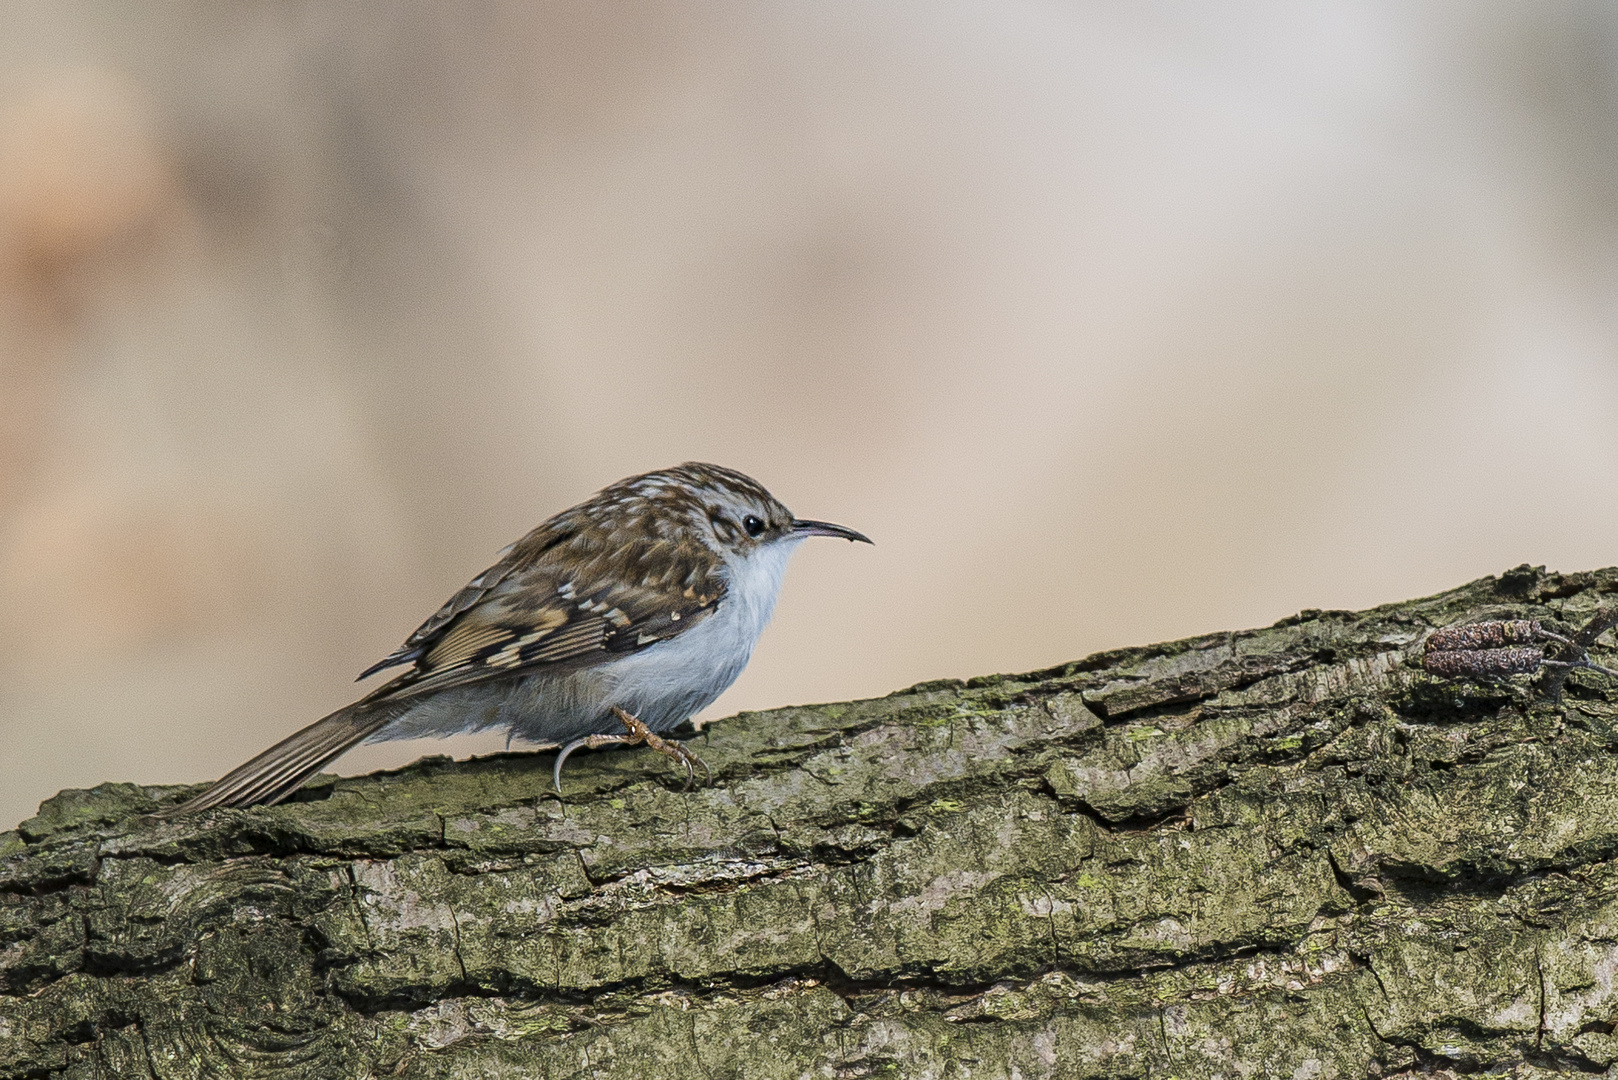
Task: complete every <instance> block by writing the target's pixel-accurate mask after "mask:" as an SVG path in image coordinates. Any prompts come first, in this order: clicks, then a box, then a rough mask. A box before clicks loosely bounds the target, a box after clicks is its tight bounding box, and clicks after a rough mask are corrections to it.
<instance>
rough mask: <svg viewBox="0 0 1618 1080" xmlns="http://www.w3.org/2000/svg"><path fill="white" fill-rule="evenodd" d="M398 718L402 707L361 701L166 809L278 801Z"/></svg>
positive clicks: (191, 809) (174, 814)
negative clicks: (355, 745) (190, 798)
mask: <svg viewBox="0 0 1618 1080" xmlns="http://www.w3.org/2000/svg"><path fill="white" fill-rule="evenodd" d="M396 716H398V710H397V709H390V708H388V707H386V706H380V705H371V706H369V707H367V706H366V705H365V703H364V702H357V703H355V704H353V705H350V706H348V707H346V708H342V709H338V710H337V711H336V712H334V713H332V714H331V715H330V716H327V717H324V718H323V719H320V720H316V721H315V722H314V723H312V724H310V725H309V726H308V727H306V728H304V729H303V730H302V731H299V732H297V733H295V734H293V735H289V736H287V737H286V738H285V739H282V740H281V741H280V742H278V743H276V744H275V745H274V746H272V747H270V748H269V749H268V750H266V751H264V752H263V753H262V754H260V755H258V756H257V757H255V758H254V759H253V760H251V761H248V762H246V763H244V764H242V765H238V766H237V767H236V768H234V769H232V770H231V771H230V772H228V773H226V774H225V775H224V776H222V777H220V779H219V781H218V783H216V784H214V786H213V787H211V788H209V789H208V790H207V791H204V792H203V793H202V794H201V795H198V796H197V797H196V798H194V799H192V800H191V801H190V802H186V803H182V804H180V805H179V806H176V807H174V808H172V809H169V810H165V811H163V812H162V815H161V816H163V817H178V816H179V815H181V814H192V813H196V812H197V811H199V810H207V809H210V808H211V807H215V806H253V805H256V804H259V803H264V804H270V803H278V802H280V801H281V800H282V799H284V798H286V797H287V796H288V795H291V794H292V793H293V792H294V791H297V790H298V788H300V787H302V786H303V782H304V781H305V780H308V779H309V778H310V777H311V776H313V775H314V774H315V773H317V772H319V771H320V770H321V769H322V768H324V767H325V766H326V764H327V763H328V762H330V761H332V760H333V759H334V758H336V757H337V756H338V755H340V754H342V753H343V752H344V751H345V750H347V749H348V748H349V747H351V746H353V745H354V744H355V743H357V742H359V741H360V740H361V739H363V738H365V737H366V736H367V735H370V734H372V733H373V732H375V731H377V730H378V729H380V728H381V727H382V726H383V725H385V724H387V722H388V721H390V720H392V719H394V717H396Z"/></svg>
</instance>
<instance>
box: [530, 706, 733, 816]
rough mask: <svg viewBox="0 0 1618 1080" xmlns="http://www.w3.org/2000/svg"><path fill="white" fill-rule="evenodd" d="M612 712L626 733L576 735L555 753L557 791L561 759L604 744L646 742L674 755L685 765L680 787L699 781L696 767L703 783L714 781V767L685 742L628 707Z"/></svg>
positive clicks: (615, 744) (560, 786) (558, 788)
mask: <svg viewBox="0 0 1618 1080" xmlns="http://www.w3.org/2000/svg"><path fill="white" fill-rule="evenodd" d="M612 714H613V715H614V716H616V717H617V718H618V720H619V722H620V723H622V724H623V725H624V727H625V729H626V733H625V734H623V735H586V736H585V737H584V738H582V739H574V740H573V741H572V742H570V743H568V744H567V745H566V746H564V747H562V752H561V753H559V754H557V755H556V768H555V770H554V771H553V772H552V775H551V780H552V782H553V783H555V785H556V793H557V794H558V795H560V794H561V793H562V763H563V762H564V761H566V760H567V757H568V755H569V754H571V753H573V751H575V750H577V749H579V748H580V747H586V746H587V747H589V748H590V749H591V750H597V749H600V748H601V747H603V746H639V745H640V744H642V743H645V744H646V745H647V746H649V747H651V748H652V749H653V750H656V751H657V752H658V753H660V754H663V755H665V756H667V757H671V758H673V759H674V760H675V761H678V762H679V763H680V764H681V765H684V766H685V786H684V787H683V788H681V789H680V790H681V791H690V790H691V785H692V784H693V783H695V782H696V778H697V774H696V767H697V766H700V767H701V769H702V775H703V783H704V784H711V783H713V771H712V770H711V769H709V768H708V764H707V762H705V761H703V760H702V759H701V758H699V757H697V755H695V754H693V753H692V752H691V751H689V750H687V749H686V748H685V744H683V743H681V742H679V741H678V740H676V739H665V738H663V737H662V736H661V735H659V734H658V733H657V732H655V731H653V730H652V729H651V728H649V727H647V726H646V725H645V724H644V723H643V722H641V720H640V718H638V717H636V716H635V715H634V714H632V713H630V712H628V711H627V710H624V709H620V708H619V707H618V706H616V705H614V706H613V707H612Z"/></svg>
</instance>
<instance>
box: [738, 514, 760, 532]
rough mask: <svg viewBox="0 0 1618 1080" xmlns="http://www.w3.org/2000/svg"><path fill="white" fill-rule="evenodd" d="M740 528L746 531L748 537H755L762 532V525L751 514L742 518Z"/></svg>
mask: <svg viewBox="0 0 1618 1080" xmlns="http://www.w3.org/2000/svg"><path fill="white" fill-rule="evenodd" d="M742 528H744V529H746V530H747V535H748V536H757V535H758V534H759V533H761V532H763V531H764V523H763V522H762V521H760V520H759V519H758V518H756V517H754V516H753V515H752V514H748V515H747V516H746V517H744V518H742Z"/></svg>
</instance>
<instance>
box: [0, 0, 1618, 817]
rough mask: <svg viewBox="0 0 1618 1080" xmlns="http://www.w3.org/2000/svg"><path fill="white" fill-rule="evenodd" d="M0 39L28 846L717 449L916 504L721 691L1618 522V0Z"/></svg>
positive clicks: (1189, 613) (15, 657) (468, 744)
mask: <svg viewBox="0 0 1618 1080" xmlns="http://www.w3.org/2000/svg"><path fill="white" fill-rule="evenodd" d="M0 26H3V27H4V30H3V32H0V642H3V646H4V647H3V648H0V827H4V826H5V825H7V824H9V823H10V822H12V821H15V820H17V819H19V818H21V817H24V816H26V815H27V814H29V813H31V812H32V809H33V807H34V805H35V804H36V803H37V802H38V801H39V800H40V799H41V798H44V797H46V796H48V795H50V794H52V793H53V792H55V791H56V790H57V789H58V788H61V787H64V786H89V785H92V784H95V783H97V782H98V781H101V780H107V779H118V780H134V781H143V782H176V781H186V780H202V779H207V778H211V777H214V776H216V775H218V774H219V773H221V772H222V771H224V770H225V769H226V768H228V767H230V766H233V765H235V764H237V763H238V762H239V761H240V760H242V759H243V758H245V757H246V756H248V755H250V754H252V753H254V752H256V751H258V750H260V749H262V748H263V747H264V746H266V745H268V744H269V743H270V742H272V741H274V740H275V739H277V738H279V737H280V736H282V735H284V734H286V733H288V732H290V731H292V730H293V729H295V728H297V727H300V726H302V725H303V724H304V723H306V722H308V721H310V720H312V719H314V718H315V717H317V716H318V715H320V714H321V713H322V712H324V711H326V710H327V709H330V708H333V707H336V706H338V705H340V704H343V703H344V702H346V701H348V700H349V699H350V698H351V696H352V695H353V694H354V692H355V690H354V688H353V686H352V685H351V682H350V680H351V678H352V676H353V675H354V674H355V673H356V672H357V671H359V670H360V669H361V668H362V667H364V666H366V665H367V664H369V663H370V662H371V661H372V660H374V659H376V658H377V657H379V656H381V655H382V654H383V653H385V652H387V651H389V650H391V649H392V648H393V647H394V646H395V645H396V644H397V643H398V642H399V641H400V640H401V639H402V638H403V637H404V636H405V635H406V634H407V633H408V632H409V631H410V630H411V629H412V628H413V627H414V626H415V625H416V623H417V622H419V621H420V620H421V619H422V618H424V617H425V616H426V615H427V614H429V613H430V612H431V611H432V610H433V609H434V608H435V607H436V606H437V605H438V603H439V602H440V601H442V600H443V599H444V598H445V597H446V596H447V595H448V594H449V593H450V592H451V591H453V590H454V589H455V588H457V587H458V586H459V585H460V584H461V583H462V582H464V581H465V580H466V579H467V578H469V577H471V576H472V575H473V574H475V573H476V572H477V571H478V570H480V569H482V567H483V566H485V565H486V564H487V563H488V562H489V561H490V560H491V559H492V557H493V555H494V553H495V551H496V550H497V549H499V548H500V547H501V546H502V545H504V544H506V543H507V542H509V541H510V540H512V539H515V538H516V537H517V536H518V535H520V534H521V533H522V532H524V531H525V530H527V529H528V528H529V527H530V526H532V525H533V524H535V523H537V522H538V521H540V520H541V519H543V518H544V517H546V516H548V515H549V514H551V513H553V512H554V511H556V510H558V509H561V508H562V507H564V506H567V505H570V504H572V503H573V502H575V501H577V500H579V499H581V498H583V497H585V496H586V495H588V494H589V493H590V492H591V491H593V490H594V489H596V488H598V487H599V486H601V485H603V484H605V483H608V482H610V481H612V480H615V479H617V478H619V477H621V476H624V475H627V474H629V473H633V472H639V471H643V470H645V469H650V468H656V467H659V466H663V465H668V464H672V463H675V462H678V461H681V460H684V459H687V458H700V459H707V460H712V461H718V462H722V463H724V464H728V465H731V466H734V467H737V468H740V469H743V470H745V471H747V472H750V473H752V474H754V475H756V476H757V477H759V478H760V479H761V480H763V481H764V482H765V483H766V484H768V485H769V486H770V487H771V488H772V489H773V490H774V491H775V492H776V493H777V494H778V495H780V496H781V497H782V498H783V499H784V500H785V501H786V502H787V503H788V505H790V506H791V507H793V509H794V510H796V511H797V512H798V513H800V514H803V515H806V516H815V517H824V518H829V519H832V520H835V521H840V522H845V523H847V524H850V525H853V526H856V527H858V528H860V529H863V530H866V531H867V532H869V533H870V534H871V535H872V536H874V537H875V538H876V539H877V541H878V546H877V547H876V548H875V549H865V548H854V547H850V546H849V545H839V544H830V543H820V544H814V545H810V546H808V547H807V548H805V549H804V551H803V552H802V553H801V554H800V555H799V557H798V559H797V562H796V565H795V566H794V568H793V571H792V573H791V575H790V577H789V580H788V585H787V589H786V593H785V595H784V596H783V598H782V602H781V606H780V608H779V610H778V614H777V620H776V624H775V626H774V627H773V628H772V629H771V630H770V631H769V632H768V633H767V634H766V635H765V638H764V640H763V642H762V644H761V646H760V648H759V651H758V653H757V655H756V657H755V659H754V662H753V665H752V667H751V668H750V669H749V670H748V672H747V673H746V674H745V675H744V676H743V678H742V680H741V681H740V682H739V683H738V684H737V685H736V687H735V688H734V689H733V690H732V691H731V692H730V693H729V694H727V695H726V696H725V697H724V698H723V699H722V700H721V701H720V703H719V705H718V706H717V707H716V709H715V710H714V711H715V712H716V713H719V714H724V713H728V712H731V711H734V710H735V709H737V708H744V707H760V706H768V705H776V704H786V703H791V702H800V701H808V700H816V699H819V700H825V699H838V698H844V697H849V696H856V695H870V694H879V693H883V692H885V691H888V690H891V689H894V688H897V687H900V686H903V685H906V684H908V683H910V682H913V681H916V680H919V679H923V678H930V677H936V676H941V675H969V674H973V673H981V672H991V671H997V670H1026V669H1030V668H1035V667H1038V666H1041V665H1045V664H1051V663H1055V662H1058V661H1062V660H1065V659H1070V658H1075V657H1078V656H1081V655H1083V654H1085V653H1088V652H1091V651H1093V650H1096V649H1099V648H1105V647H1112V646H1118V645H1125V644H1131V643H1139V642H1145V641H1151V640H1157V639H1163V638H1171V637H1176V636H1181V635H1187V634H1192V633H1198V632H1203V631H1209V630H1216V629H1224V628H1231V627H1239V626H1248V625H1256V624H1265V623H1269V622H1272V621H1274V620H1275V619H1277V618H1280V617H1283V616H1285V615H1288V614H1290V613H1292V612H1294V611H1296V610H1298V609H1299V608H1303V607H1348V608H1353V607H1361V606H1367V605H1371V604H1376V603H1381V602H1384V601H1390V600H1396V599H1400V598H1404V597H1409V596H1414V595H1419V594H1423V593H1427V592H1431V591H1435V590H1438V589H1441V588H1445V587H1448V586H1451V585H1455V584H1459V583H1460V582H1463V581H1466V580H1468V579H1471V578H1473V577H1476V576H1479V575H1482V574H1486V573H1492V572H1497V571H1499V570H1502V569H1505V568H1506V567H1509V566H1511V565H1513V564H1516V563H1519V562H1524V561H1530V562H1536V563H1548V564H1550V565H1551V566H1552V567H1555V568H1561V569H1581V568H1589V567H1595V566H1600V565H1605V564H1610V563H1612V562H1614V561H1615V560H1618V531H1615V526H1618V499H1615V498H1614V495H1615V493H1618V492H1615V489H1618V481H1615V466H1618V364H1615V361H1618V8H1614V7H1613V5H1611V4H1610V3H1602V2H1595V0H1590V2H1584V3H1578V2H1574V3H1566V2H1546V0H1519V2H1500V3H1491V4H1485V5H1473V4H1455V3H1409V2H1403V3H1376V2H1359V3H1347V2H1332V0H1321V2H1319V3H1311V4H1293V3H1287V2H1283V0H1273V2H1231V3H1224V4H1219V5H1207V4H1202V3H1195V2H1191V0H1178V2H1141V0H1110V2H1104V3H1079V2H1067V3H1058V2H1054V0H1044V2H1036V0H993V2H988V3H956V4H939V3H905V2H898V0H895V2H890V3H853V2H848V3H840V2H827V3H816V4H805V3H780V2H766V0H759V2H741V0H738V2H734V3H724V2H714V3H697V2H691V0H682V2H671V0H626V2H623V3H617V4H598V3H589V2H577V3H519V2H480V3H469V4H459V5H448V4H439V5H427V4H421V5H398V4H392V3H382V2H380V0H377V2H355V3H345V4H302V3H291V2H283V3H276V2H269V0H263V2H257V3H251V2H250V3H241V4H230V5H221V4H213V3H200V2H195V0H169V2H164V3H159V4H126V3H116V2H113V0H103V2H69V0H49V2H43V0H41V2H25V0H0ZM497 745H498V740H495V739H486V740H483V741H473V740H452V741H450V742H449V743H447V744H440V743H432V744H427V745H422V744H405V745H393V746H389V747H385V748H382V749H363V750H361V751H360V752H356V753H354V754H351V755H350V756H349V757H347V758H345V759H344V760H343V761H342V762H341V765H342V767H343V768H344V769H345V770H346V771H360V770H364V769H369V768H374V767H377V766H379V765H382V764H388V763H399V762H402V761H404V760H408V759H410V758H412V757H414V756H417V755H419V754H421V753H424V752H436V751H442V750H446V749H447V750H449V751H450V752H454V753H458V754H467V753H473V752H486V751H488V750H490V749H493V748H495V747H496V746H497Z"/></svg>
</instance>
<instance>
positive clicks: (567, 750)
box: [551, 735, 590, 795]
mask: <svg viewBox="0 0 1618 1080" xmlns="http://www.w3.org/2000/svg"><path fill="white" fill-rule="evenodd" d="M588 745H590V737H589V736H588V735H586V736H585V737H584V738H582V739H574V740H573V741H572V742H570V743H568V744H567V745H566V746H564V747H562V752H561V753H559V754H557V755H556V768H555V769H554V770H552V772H551V783H553V784H555V785H556V794H558V795H560V794H561V793H562V762H564V761H566V760H567V756H568V755H569V754H571V753H572V752H573V751H575V750H577V749H578V748H579V747H581V746H588Z"/></svg>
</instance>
